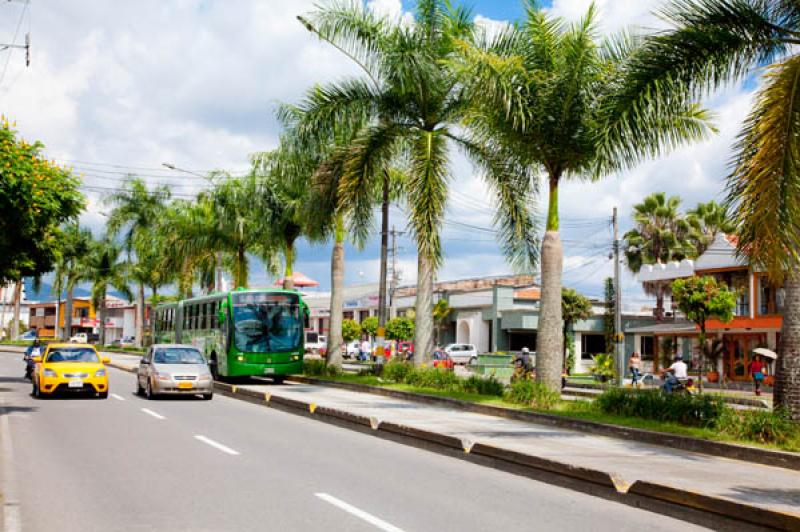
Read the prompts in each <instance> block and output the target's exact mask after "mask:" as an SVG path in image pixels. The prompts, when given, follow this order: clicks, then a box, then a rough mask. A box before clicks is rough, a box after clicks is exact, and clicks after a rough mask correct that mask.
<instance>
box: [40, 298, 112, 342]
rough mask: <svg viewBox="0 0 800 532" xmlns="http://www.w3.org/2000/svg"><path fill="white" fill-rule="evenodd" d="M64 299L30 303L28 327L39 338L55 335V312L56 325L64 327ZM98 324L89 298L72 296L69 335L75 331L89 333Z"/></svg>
mask: <svg viewBox="0 0 800 532" xmlns="http://www.w3.org/2000/svg"><path fill="white" fill-rule="evenodd" d="M64 311H65V304H64V301H63V300H62V301H59V302H56V301H48V302H45V303H32V304H31V306H30V327H31V329H35V330H36V331H37V332H38V335H39V337H40V338H53V337H55V335H56V312H58V327H59V328H63V327H64ZM98 325H99V323H98V321H97V315H96V313H95V308H94V305H93V304H92V301H91V299H90V298H74V299H73V300H72V331H70V333H69V336H72V335H74V334H77V333H81V332H83V333H86V334H91V333H92V332H93V331H94V330H95V328H96V327H97V326H98Z"/></svg>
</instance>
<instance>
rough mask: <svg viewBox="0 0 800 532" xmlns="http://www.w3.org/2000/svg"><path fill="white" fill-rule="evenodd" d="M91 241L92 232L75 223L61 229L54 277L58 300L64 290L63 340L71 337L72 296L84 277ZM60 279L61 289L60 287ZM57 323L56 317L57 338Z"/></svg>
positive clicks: (57, 318)
mask: <svg viewBox="0 0 800 532" xmlns="http://www.w3.org/2000/svg"><path fill="white" fill-rule="evenodd" d="M92 241H93V240H92V232H91V231H90V230H89V229H87V228H85V227H80V226H79V225H78V224H77V223H75V224H68V225H66V226H64V228H63V229H62V236H61V249H60V250H59V254H58V258H57V260H56V268H55V276H56V281H57V282H56V285H57V287H56V288H57V297H58V298H59V300H60V299H61V290H62V288H63V289H66V298H65V301H64V332H63V337H64V339H65V340H68V339H69V337H70V336H71V335H72V303H73V294H74V292H75V287H76V286H77V284H78V283H79V282H81V281H83V280H84V279H85V277H86V268H85V267H84V264H85V261H86V259H87V257H88V255H89V252H90V250H91V245H92ZM62 279H63V287H62V285H61V280H62ZM59 322H60V320H59V317H58V316H56V325H55V326H56V335H57V336H58V324H59Z"/></svg>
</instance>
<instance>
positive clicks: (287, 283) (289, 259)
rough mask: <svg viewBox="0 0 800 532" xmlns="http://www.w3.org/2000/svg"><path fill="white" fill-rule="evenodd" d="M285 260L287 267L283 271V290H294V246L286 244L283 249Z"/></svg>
mask: <svg viewBox="0 0 800 532" xmlns="http://www.w3.org/2000/svg"><path fill="white" fill-rule="evenodd" d="M283 258H284V260H285V262H286V265H285V267H284V270H283V289H284V290H294V279H293V278H292V276H293V275H294V245H293V244H288V243H287V244H286V246H285V247H284V249H283Z"/></svg>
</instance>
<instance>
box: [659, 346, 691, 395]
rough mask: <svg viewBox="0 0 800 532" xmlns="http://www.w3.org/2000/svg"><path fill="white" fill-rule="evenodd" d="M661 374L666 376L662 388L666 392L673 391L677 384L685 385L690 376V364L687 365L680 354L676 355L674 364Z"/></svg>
mask: <svg viewBox="0 0 800 532" xmlns="http://www.w3.org/2000/svg"><path fill="white" fill-rule="evenodd" d="M661 376H662V377H663V378H664V385H663V386H662V388H663V389H664V391H665V392H667V393H672V391H673V390H674V389H675V388H676V387H677V386H679V385H682V384H683V385H685V384H684V383H686V381H687V380H688V378H689V366H687V365H686V362H684V361H683V359H682V358H681V357H680V355H676V356H675V359H674V362H673V363H672V365H671V366H670V367H668V368H667V369H665V370H664V371H663V372H662V373H661Z"/></svg>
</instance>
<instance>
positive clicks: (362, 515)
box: [314, 493, 403, 532]
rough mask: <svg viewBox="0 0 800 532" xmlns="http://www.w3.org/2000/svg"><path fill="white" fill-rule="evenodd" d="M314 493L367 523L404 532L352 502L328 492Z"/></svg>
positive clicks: (395, 531) (388, 530) (386, 529)
mask: <svg viewBox="0 0 800 532" xmlns="http://www.w3.org/2000/svg"><path fill="white" fill-rule="evenodd" d="M314 495H316V496H317V497H319V498H320V499H322V500H323V501H325V502H327V503H330V504H332V505H334V506H336V507H337V508H339V509H340V510H344V511H345V512H347V513H349V514H352V515H354V516H356V517H358V518H359V519H362V520H364V521H366V522H367V523H369V524H371V525H373V526H375V527H376V528H379V529H380V530H385V531H386V532H403V530H402V529H401V528H397V527H396V526H394V525H392V524H390V523H387V522H386V521H384V520H383V519H379V518H378V517H375V516H374V515H372V514H370V513H367V512H365V511H364V510H361V509H359V508H356V507H355V506H353V505H352V504H348V503H346V502H344V501H342V500H340V499H337V498H336V497H334V496H333V495H328V494H327V493H315V494H314Z"/></svg>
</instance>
